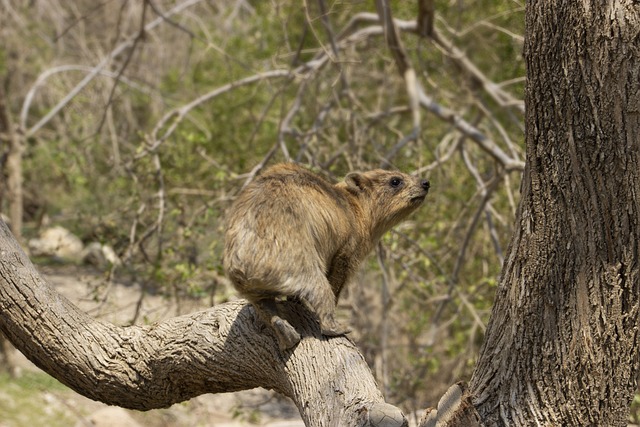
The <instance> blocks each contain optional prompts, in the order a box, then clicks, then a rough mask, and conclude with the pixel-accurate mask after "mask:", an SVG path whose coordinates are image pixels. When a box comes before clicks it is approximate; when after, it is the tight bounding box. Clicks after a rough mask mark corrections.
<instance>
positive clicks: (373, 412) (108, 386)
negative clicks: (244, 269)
mask: <svg viewBox="0 0 640 427" xmlns="http://www.w3.org/2000/svg"><path fill="white" fill-rule="evenodd" d="M0 248H2V249H0V331H2V332H3V333H5V334H6V336H7V337H8V338H9V340H10V341H11V342H12V343H13V344H14V345H15V346H16V348H18V349H19V350H20V351H21V352H22V353H24V354H25V356H27V357H28V358H29V359H30V360H31V361H32V362H33V363H35V364H36V365H37V366H39V367H40V368H42V369H43V370H44V371H46V372H48V373H49V374H51V375H52V376H54V377H55V378H57V379H58V380H60V381H61V382H62V383H64V384H66V385H67V386H69V387H71V388H72V389H74V390H75V391H77V392H78V393H80V394H83V395H84V396H87V397H89V398H91V399H94V400H99V401H101V402H104V403H107V404H111V405H117V406H122V407H125V408H132V409H138V410H143V411H144V410H150V409H154V408H163V407H167V406H170V405H172V404H174V403H177V402H181V401H184V400H187V399H190V398H192V397H195V396H198V395H200V394H204V393H219V392H229V391H237V390H243V389H251V388H255V387H264V388H267V389H273V390H276V391H278V392H279V393H282V394H284V395H286V396H289V397H290V398H291V399H292V400H293V401H294V402H295V403H296V405H297V406H298V409H299V410H300V413H301V415H302V418H303V420H304V421H305V424H306V425H307V426H326V425H349V426H375V425H385V426H402V425H406V420H405V418H404V416H403V415H402V413H401V412H400V410H399V409H397V408H395V407H393V406H391V405H388V404H386V403H384V401H383V398H382V395H381V394H380V392H379V391H378V389H377V387H376V384H375V381H374V380H373V376H372V375H371V371H370V370H369V367H368V366H367V364H366V362H365V361H364V358H363V357H362V355H361V354H360V352H359V351H358V349H357V348H356V346H355V345H354V344H353V343H352V342H351V341H350V340H349V339H347V338H345V337H340V338H332V339H326V338H324V337H322V335H321V334H320V331H319V326H318V324H317V321H316V320H315V319H314V318H313V317H312V315H311V314H310V313H309V312H308V311H307V310H306V309H304V308H303V306H302V305H301V304H300V303H296V302H286V303H283V304H281V309H282V315H283V316H285V317H286V318H288V319H289V321H290V322H291V323H292V324H294V325H296V327H297V329H298V330H299V332H301V333H302V335H303V336H304V338H303V340H302V341H301V342H300V344H299V345H298V346H297V347H296V348H295V349H293V350H292V351H287V352H286V353H281V352H280V351H279V350H278V347H277V343H276V340H275V337H273V336H272V335H271V332H270V330H269V329H268V328H265V327H264V326H263V325H262V324H261V323H260V322H259V321H257V320H256V316H255V313H254V311H253V308H252V307H251V306H249V305H247V304H246V302H244V301H242V300H239V301H234V302H230V303H226V304H222V305H218V306H216V307H214V308H211V309H209V310H206V311H201V312H197V313H193V314H189V315H185V316H179V317H174V318H171V319H168V320H165V321H162V322H159V323H155V324H153V325H148V326H128V327H119V326H115V325H113V324H110V323H107V322H101V321H97V320H95V319H92V318H91V317H89V316H88V315H87V314H85V313H84V312H82V311H80V310H79V309H78V308H77V307H75V306H74V305H73V304H72V303H71V302H69V301H68V300H67V299H66V298H64V297H63V296H62V295H60V294H58V293H57V292H56V291H55V290H54V289H53V288H52V287H51V286H50V285H48V284H47V283H46V282H45V281H44V279H43V278H42V277H41V276H40V275H39V274H38V272H37V271H36V269H35V268H34V266H33V265H32V264H31V262H30V261H29V259H28V258H27V256H26V255H25V253H24V252H23V251H22V249H21V248H20V246H19V244H18V243H17V242H16V241H15V239H14V238H13V236H12V235H11V233H10V232H9V230H8V228H7V226H6V224H4V222H1V221H0ZM389 420H393V422H390V421H389ZM385 422H386V424H383V423H385Z"/></svg>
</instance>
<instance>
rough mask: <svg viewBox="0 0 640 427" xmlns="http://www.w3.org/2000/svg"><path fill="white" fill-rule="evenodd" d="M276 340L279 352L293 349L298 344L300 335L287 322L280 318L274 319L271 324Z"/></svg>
mask: <svg viewBox="0 0 640 427" xmlns="http://www.w3.org/2000/svg"><path fill="white" fill-rule="evenodd" d="M271 325H272V326H273V329H274V331H275V333H276V337H277V338H278V347H280V350H281V351H285V350H288V349H290V348H292V347H295V345H296V344H298V343H299V342H300V334H299V333H298V331H296V330H295V328H294V327H293V326H291V324H290V323H289V322H287V321H286V320H284V319H281V318H279V317H278V318H275V319H273V321H272V322H271Z"/></svg>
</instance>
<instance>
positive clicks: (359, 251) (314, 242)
mask: <svg viewBox="0 0 640 427" xmlns="http://www.w3.org/2000/svg"><path fill="white" fill-rule="evenodd" d="M428 191H429V181H427V180H423V179H419V178H416V177H412V176H410V175H407V174H404V173H401V172H397V171H387V170H372V171H369V172H363V173H357V172H353V173H350V174H348V175H347V176H346V177H345V179H344V181H342V182H340V183H337V184H332V183H330V182H329V181H327V180H326V179H324V178H323V177H321V176H319V175H317V174H315V173H313V172H311V171H309V170H307V169H305V168H303V167H301V166H298V165H295V164H291V163H284V164H278V165H275V166H273V167H271V168H269V169H267V170H266V171H264V172H263V173H262V174H261V175H259V176H258V177H257V178H256V179H255V180H254V181H253V182H252V183H250V184H249V185H248V186H247V187H246V188H245V189H244V190H243V191H242V192H241V193H240V195H239V196H238V198H237V200H236V201H235V203H234V204H233V206H232V207H231V209H230V211H229V212H228V216H227V231H226V235H225V248H224V267H225V270H226V272H227V275H228V276H229V278H230V279H231V281H232V282H233V284H234V286H235V288H236V289H237V290H238V292H239V293H240V294H241V295H242V296H244V297H245V298H246V299H248V300H249V301H250V302H251V303H252V304H253V306H254V307H255V310H256V312H257V314H258V315H259V316H260V318H261V319H262V320H263V321H264V322H265V323H266V324H267V325H269V326H271V327H272V328H273V329H274V332H275V333H276V336H277V337H278V342H279V345H280V348H281V349H287V348H290V347H293V346H295V345H296V344H297V343H298V341H299V340H300V335H299V334H298V332H297V331H296V330H295V328H293V327H292V326H291V325H290V324H289V322H287V321H286V320H284V319H282V318H280V317H279V316H278V312H277V308H276V300H275V298H277V297H282V296H286V297H295V298H299V299H301V300H303V301H306V303H307V305H308V306H309V308H310V309H311V310H312V311H314V312H315V314H316V315H317V316H318V319H319V321H320V327H321V330H322V333H323V334H324V335H326V336H337V335H342V334H345V333H347V332H349V329H348V328H346V327H344V326H342V325H340V324H339V323H338V322H337V321H336V320H335V318H334V312H335V307H336V302H337V300H338V297H339V296H340V292H341V291H342V289H343V287H344V286H345V284H346V283H347V281H348V280H349V278H350V277H351V276H352V275H353V273H354V272H355V271H356V269H357V268H358V265H359V264H360V262H361V261H362V260H363V259H364V258H365V256H366V255H367V254H368V253H369V252H370V251H371V249H372V248H373V247H374V245H375V244H376V242H377V241H378V240H379V239H380V237H381V236H382V235H383V234H384V233H385V232H386V231H387V230H389V229H390V228H391V227H393V226H394V225H396V224H397V223H398V222H400V221H401V220H403V219H404V218H406V217H407V216H408V215H409V214H410V213H411V212H413V211H414V210H416V209H417V208H418V207H419V206H420V205H421V204H422V202H423V201H424V199H425V197H426V195H427V192H428Z"/></svg>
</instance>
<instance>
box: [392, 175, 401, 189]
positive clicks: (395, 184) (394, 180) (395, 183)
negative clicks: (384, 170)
mask: <svg viewBox="0 0 640 427" xmlns="http://www.w3.org/2000/svg"><path fill="white" fill-rule="evenodd" d="M402 184H404V181H403V180H402V178H398V177H397V176H394V177H393V178H391V179H390V180H389V185H391V186H392V187H393V188H400V187H402Z"/></svg>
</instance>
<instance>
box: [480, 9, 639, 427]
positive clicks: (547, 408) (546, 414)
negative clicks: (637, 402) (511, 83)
mask: <svg viewBox="0 0 640 427" xmlns="http://www.w3.org/2000/svg"><path fill="white" fill-rule="evenodd" d="M639 14H640V6H638V5H637V2H633V1H606V2H602V1H595V0H593V1H588V0H587V1H583V2H574V1H567V0H562V1H550V2H542V1H529V2H527V3H526V33H525V37H526V42H525V60H526V64H527V77H528V83H527V91H526V145H527V166H526V168H525V173H524V178H523V183H522V200H521V203H520V208H519V212H518V218H517V224H516V230H517V231H516V233H515V235H514V236H513V239H512V242H511V245H510V248H509V252H508V256H507V258H506V260H505V264H504V268H503V273H502V277H501V280H500V284H499V288H498V291H497V295H496V302H495V305H494V308H493V313H492V317H491V321H490V323H489V325H488V328H487V333H486V340H485V343H484V346H483V348H482V350H481V354H480V358H479V361H478V364H477V366H476V369H475V372H474V375H473V378H472V381H471V383H470V389H471V392H472V394H473V395H474V404H475V406H476V408H477V409H478V411H479V413H480V414H481V416H482V418H483V421H484V422H485V424H486V425H487V426H494V425H509V426H519V425H544V426H550V425H553V426H586V425H594V426H595V425H599V426H618V425H619V426H621V425H626V422H627V417H628V414H629V405H630V403H631V400H632V397H633V393H634V390H635V387H636V378H637V376H638V362H639V360H638V354H639V352H638V345H639V344H640V343H639V339H638V319H639V318H638V307H639V301H640V278H639V276H638V274H639V269H640V264H639V260H638V239H640V158H639V157H640V44H639V43H640V38H639V37H638V34H639V31H640V19H639Z"/></svg>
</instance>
